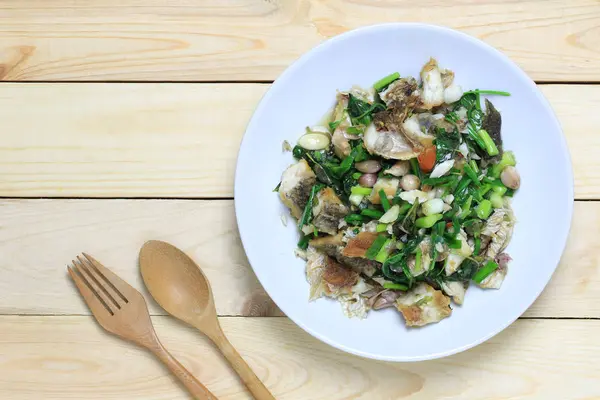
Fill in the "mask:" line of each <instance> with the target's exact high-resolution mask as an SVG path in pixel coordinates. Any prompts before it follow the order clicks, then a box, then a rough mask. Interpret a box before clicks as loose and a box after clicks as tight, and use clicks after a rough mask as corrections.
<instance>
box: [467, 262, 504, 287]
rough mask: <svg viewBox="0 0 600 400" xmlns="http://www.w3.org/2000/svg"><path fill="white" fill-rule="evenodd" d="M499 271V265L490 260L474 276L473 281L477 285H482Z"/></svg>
mask: <svg viewBox="0 0 600 400" xmlns="http://www.w3.org/2000/svg"><path fill="white" fill-rule="evenodd" d="M497 269H498V264H497V263H495V262H494V261H491V260H490V261H488V262H487V263H486V264H485V265H484V266H483V267H481V268H480V269H479V270H478V271H477V272H475V275H473V280H474V281H475V282H477V283H481V282H483V281H484V279H485V278H487V277H488V276H490V275H491V274H492V273H493V272H494V271H495V270H497Z"/></svg>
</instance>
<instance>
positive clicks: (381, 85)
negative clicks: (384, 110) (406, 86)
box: [373, 72, 400, 92]
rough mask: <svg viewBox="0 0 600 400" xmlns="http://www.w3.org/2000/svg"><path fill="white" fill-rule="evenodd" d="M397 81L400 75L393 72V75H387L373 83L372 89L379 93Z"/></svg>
mask: <svg viewBox="0 0 600 400" xmlns="http://www.w3.org/2000/svg"><path fill="white" fill-rule="evenodd" d="M398 79H400V74H399V73H398V72H394V73H393V74H389V75H388V76H385V77H383V78H381V79H380V80H378V81H377V82H375V83H374V84H373V88H374V89H375V90H377V91H378V92H381V91H382V90H383V89H385V88H386V87H388V86H389V84H390V83H392V82H394V81H395V80H398Z"/></svg>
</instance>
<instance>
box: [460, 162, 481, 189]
mask: <svg viewBox="0 0 600 400" xmlns="http://www.w3.org/2000/svg"><path fill="white" fill-rule="evenodd" d="M463 169H464V171H465V173H466V174H467V176H468V177H469V179H471V181H473V183H474V184H475V186H479V185H480V182H479V177H478V176H477V172H475V170H474V169H473V167H471V165H469V164H465V165H464V167H463Z"/></svg>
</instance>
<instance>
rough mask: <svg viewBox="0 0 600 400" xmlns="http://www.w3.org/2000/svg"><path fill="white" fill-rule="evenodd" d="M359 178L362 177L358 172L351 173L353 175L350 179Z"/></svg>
mask: <svg viewBox="0 0 600 400" xmlns="http://www.w3.org/2000/svg"><path fill="white" fill-rule="evenodd" d="M361 176H362V174H361V173H360V172H355V173H353V174H352V178H353V179H358V178H360V177H361Z"/></svg>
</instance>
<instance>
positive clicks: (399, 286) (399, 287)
mask: <svg viewBox="0 0 600 400" xmlns="http://www.w3.org/2000/svg"><path fill="white" fill-rule="evenodd" d="M383 288H384V289H392V290H403V291H407V290H408V286H406V285H403V284H401V283H391V282H384V284H383Z"/></svg>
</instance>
